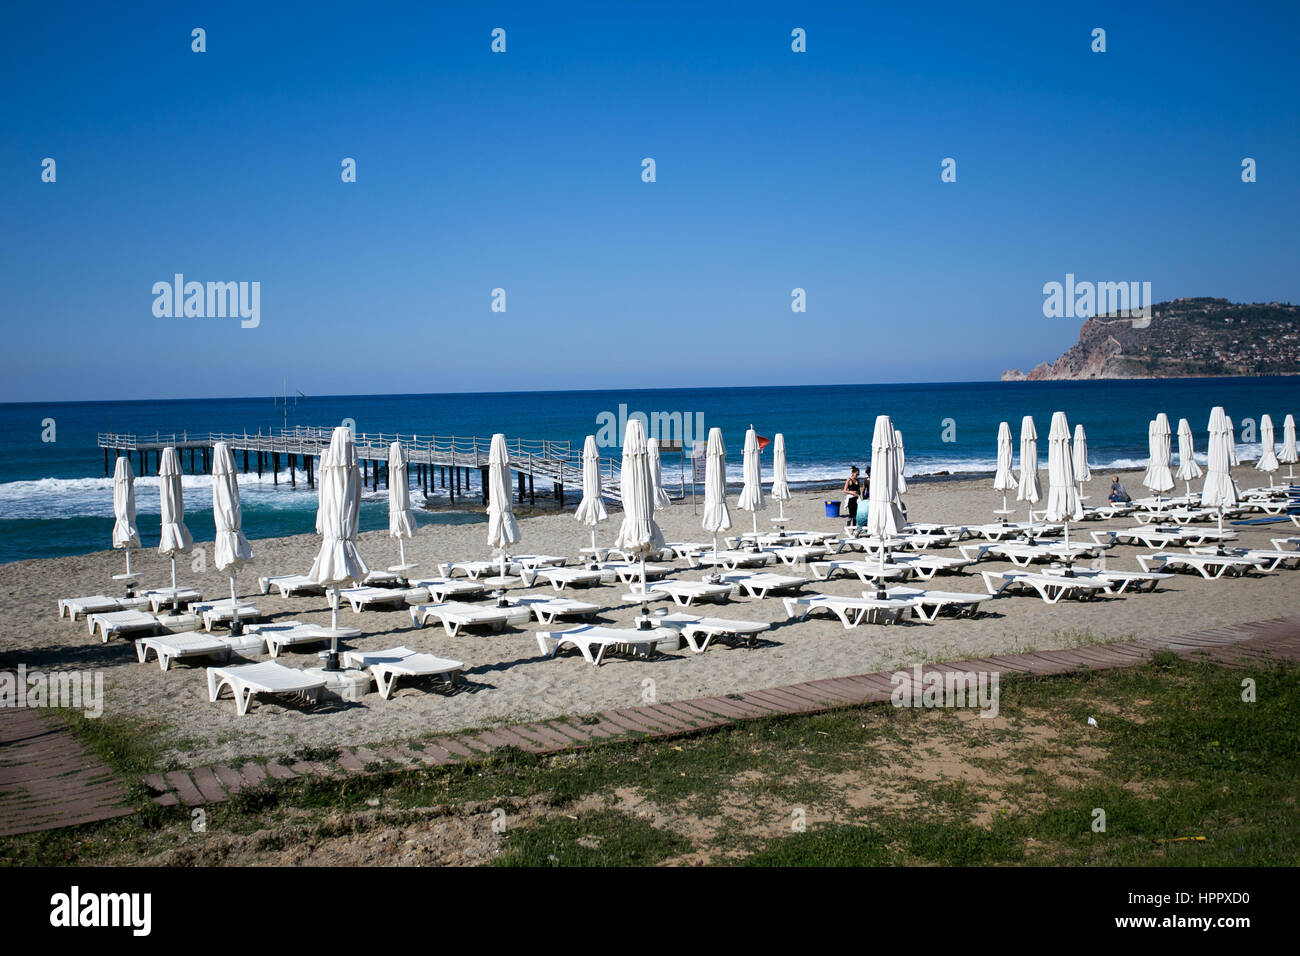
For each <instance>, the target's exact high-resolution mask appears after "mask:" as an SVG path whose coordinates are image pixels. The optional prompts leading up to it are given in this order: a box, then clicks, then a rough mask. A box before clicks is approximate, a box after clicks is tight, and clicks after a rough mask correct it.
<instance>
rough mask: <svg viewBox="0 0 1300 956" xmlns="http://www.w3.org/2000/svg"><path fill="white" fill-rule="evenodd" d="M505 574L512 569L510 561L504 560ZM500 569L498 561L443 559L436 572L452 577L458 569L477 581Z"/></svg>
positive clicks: (498, 571) (496, 572)
mask: <svg viewBox="0 0 1300 956" xmlns="http://www.w3.org/2000/svg"><path fill="white" fill-rule="evenodd" d="M505 568H506V574H509V573H511V571H512V570H513V568H512V566H511V564H510V562H509V561H508V560H507V561H506V562H505ZM500 570H501V562H500V561H444V562H442V563H441V564H439V565H438V573H439V574H440V575H442V576H443V577H444V578H454V577H455V576H456V572H457V571H459V572H460V573H461V574H463V575H465V577H467V578H469V579H470V580H471V581H477V580H478V579H479V578H481V577H482V576H483V575H485V574H498V573H500Z"/></svg>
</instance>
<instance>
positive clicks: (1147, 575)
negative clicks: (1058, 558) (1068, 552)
mask: <svg viewBox="0 0 1300 956" xmlns="http://www.w3.org/2000/svg"><path fill="white" fill-rule="evenodd" d="M1043 573H1044V574H1056V575H1060V576H1062V577H1069V576H1071V574H1069V573H1067V569H1066V568H1062V567H1056V566H1053V567H1050V568H1044V569H1043ZM1072 576H1073V577H1075V578H1086V579H1089V580H1092V581H1099V582H1101V583H1102V584H1104V585H1106V593H1107V594H1127V593H1134V594H1136V593H1137V592H1139V591H1147V592H1151V591H1154V590H1155V589H1156V588H1157V587H1159V585H1160V582H1161V581H1168V580H1169V579H1170V578H1172V577H1173V575H1172V574H1167V573H1166V572H1163V571H1112V570H1110V569H1107V568H1075V569H1074V570H1073V572H1072Z"/></svg>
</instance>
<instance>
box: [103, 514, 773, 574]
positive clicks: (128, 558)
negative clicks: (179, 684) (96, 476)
mask: <svg viewBox="0 0 1300 956" xmlns="http://www.w3.org/2000/svg"><path fill="white" fill-rule="evenodd" d="M779 504H780V506H781V517H780V520H782V521H784V520H785V499H784V498H782V499H781V500H780V502H779ZM127 560H128V561H129V560H130V558H128V559H127Z"/></svg>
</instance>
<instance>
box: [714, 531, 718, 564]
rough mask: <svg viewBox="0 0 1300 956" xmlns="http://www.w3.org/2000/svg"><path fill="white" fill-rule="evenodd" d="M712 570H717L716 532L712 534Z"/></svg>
mask: <svg viewBox="0 0 1300 956" xmlns="http://www.w3.org/2000/svg"><path fill="white" fill-rule="evenodd" d="M713 569H714V570H715V571H716V570H717V569H718V532H716V531H715V532H713Z"/></svg>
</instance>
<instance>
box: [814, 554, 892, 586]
mask: <svg viewBox="0 0 1300 956" xmlns="http://www.w3.org/2000/svg"><path fill="white" fill-rule="evenodd" d="M868 564H869V565H871V568H870V569H869V570H868V569H866V567H865V565H868ZM808 570H809V571H811V572H812V576H813V577H814V578H816V579H817V580H818V581H829V580H830V579H831V578H833V577H834V576H835V575H836V574H840V573H844V574H854V575H857V576H858V579H859V580H860V581H875V580H876V579H877V578H879V577H881V576H882V575H881V567H880V562H879V561H870V560H867V561H863V560H862V559H861V558H855V559H853V560H851V561H850V560H844V561H814V562H813V563H812V564H810V565H808ZM915 573H916V567H915V565H912V564H895V563H893V562H892V561H886V562H885V567H884V574H883V576H884V579H885V580H886V581H893V580H906V579H907V578H910V577H911V576H912V575H913V574H915ZM868 574H869V575H870V576H869V577H868V576H864V575H868Z"/></svg>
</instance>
